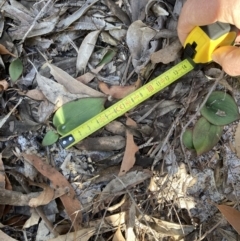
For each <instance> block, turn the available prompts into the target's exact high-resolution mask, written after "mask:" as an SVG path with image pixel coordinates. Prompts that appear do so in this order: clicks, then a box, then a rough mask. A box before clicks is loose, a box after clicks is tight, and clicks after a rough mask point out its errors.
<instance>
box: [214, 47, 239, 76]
mask: <svg viewBox="0 0 240 241" xmlns="http://www.w3.org/2000/svg"><path fill="white" fill-rule="evenodd" d="M212 58H213V61H215V62H216V63H218V64H220V65H221V66H222V68H223V70H224V71H225V72H226V73H227V74H229V75H231V76H237V75H240V48H238V47H234V46H224V47H220V48H218V49H216V50H215V51H214V52H213V54H212Z"/></svg>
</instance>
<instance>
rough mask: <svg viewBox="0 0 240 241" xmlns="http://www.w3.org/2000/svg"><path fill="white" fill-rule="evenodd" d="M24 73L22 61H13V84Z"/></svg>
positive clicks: (10, 71)
mask: <svg viewBox="0 0 240 241" xmlns="http://www.w3.org/2000/svg"><path fill="white" fill-rule="evenodd" d="M22 72H23V64H22V61H21V60H20V59H15V60H13V61H12V63H11V64H10V66H9V74H10V78H11V80H12V81H13V82H15V81H16V80H18V78H19V77H20V76H21V74H22Z"/></svg>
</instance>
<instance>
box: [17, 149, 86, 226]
mask: <svg viewBox="0 0 240 241" xmlns="http://www.w3.org/2000/svg"><path fill="white" fill-rule="evenodd" d="M22 156H23V158H24V159H25V160H26V161H27V162H28V163H30V164H31V165H33V166H34V167H35V168H36V169H37V170H38V171H39V172H40V173H41V174H42V175H44V176H45V177H47V178H48V179H49V180H50V181H51V183H52V186H53V187H54V188H55V189H58V188H59V187H63V186H64V187H68V188H69V192H68V194H67V195H66V194H65V195H62V196H61V197H60V199H61V201H62V203H63V205H64V207H65V210H66V213H67V214H68V216H69V218H70V219H71V221H72V224H73V227H74V230H75V231H77V230H80V228H81V223H82V213H81V211H80V210H82V205H81V203H80V201H79V200H78V199H77V198H76V193H75V191H74V189H73V187H72V186H71V184H70V183H69V182H68V181H67V179H66V178H65V177H64V176H63V175H62V174H61V173H60V172H58V171H57V170H56V169H55V168H53V167H51V166H50V165H48V164H47V163H46V162H44V161H43V160H42V159H41V158H39V157H38V156H36V155H29V154H24V153H23V154H22Z"/></svg>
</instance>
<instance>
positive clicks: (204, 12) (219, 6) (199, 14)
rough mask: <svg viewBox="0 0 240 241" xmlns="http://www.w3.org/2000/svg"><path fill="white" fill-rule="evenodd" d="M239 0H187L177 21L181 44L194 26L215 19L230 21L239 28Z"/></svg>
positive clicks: (209, 22)
mask: <svg viewBox="0 0 240 241" xmlns="http://www.w3.org/2000/svg"><path fill="white" fill-rule="evenodd" d="M239 16H240V1H239V0H211V1H209V0H188V1H187V2H186V3H185V4H184V6H183V8H182V11H181V15H180V17H179V21H178V35H179V39H180V41H181V43H182V44H184V41H185V39H186V37H187V36H188V34H189V33H190V32H191V30H192V29H193V28H194V27H195V26H203V25H208V24H211V23H214V22H216V21H220V22H225V23H230V24H233V25H235V26H237V27H238V28H240V21H239Z"/></svg>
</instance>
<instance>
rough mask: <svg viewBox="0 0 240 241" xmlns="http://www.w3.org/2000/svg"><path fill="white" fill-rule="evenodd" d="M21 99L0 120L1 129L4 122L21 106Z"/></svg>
mask: <svg viewBox="0 0 240 241" xmlns="http://www.w3.org/2000/svg"><path fill="white" fill-rule="evenodd" d="M22 100H23V98H20V99H19V100H18V102H17V104H16V105H15V106H14V107H13V108H12V109H11V111H10V112H9V113H8V114H7V115H6V116H4V117H3V118H2V119H0V128H2V126H3V125H4V124H5V122H6V121H7V119H8V118H9V117H10V115H11V114H12V113H13V111H14V110H15V109H16V108H17V107H18V106H19V105H20V104H21V102H22Z"/></svg>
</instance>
